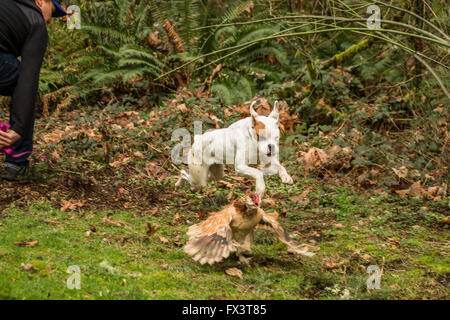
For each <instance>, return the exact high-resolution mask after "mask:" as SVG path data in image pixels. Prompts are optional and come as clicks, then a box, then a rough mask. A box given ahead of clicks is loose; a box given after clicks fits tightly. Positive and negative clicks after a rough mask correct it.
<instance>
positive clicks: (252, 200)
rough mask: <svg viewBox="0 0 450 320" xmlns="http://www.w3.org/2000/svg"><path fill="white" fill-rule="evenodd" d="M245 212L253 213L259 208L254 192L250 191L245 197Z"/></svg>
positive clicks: (257, 197)
mask: <svg viewBox="0 0 450 320" xmlns="http://www.w3.org/2000/svg"><path fill="white" fill-rule="evenodd" d="M245 207H246V209H247V210H246V211H245V213H246V214H248V215H252V214H255V213H256V211H257V210H258V208H259V196H258V194H256V193H251V194H249V195H247V196H246V197H245Z"/></svg>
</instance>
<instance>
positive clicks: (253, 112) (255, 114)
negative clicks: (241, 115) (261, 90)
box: [250, 101, 258, 124]
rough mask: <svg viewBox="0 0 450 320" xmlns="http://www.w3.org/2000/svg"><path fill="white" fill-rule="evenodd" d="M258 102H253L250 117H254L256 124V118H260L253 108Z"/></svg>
mask: <svg viewBox="0 0 450 320" xmlns="http://www.w3.org/2000/svg"><path fill="white" fill-rule="evenodd" d="M255 103H256V101H253V102H252V104H251V105H250V115H251V116H252V122H253V124H255V122H256V118H258V113H257V112H256V111H255V109H253V106H254V105H255Z"/></svg>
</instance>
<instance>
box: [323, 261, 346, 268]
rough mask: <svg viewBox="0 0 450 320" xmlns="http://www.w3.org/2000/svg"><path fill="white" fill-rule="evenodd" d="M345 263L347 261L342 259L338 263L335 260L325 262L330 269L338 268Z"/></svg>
mask: <svg viewBox="0 0 450 320" xmlns="http://www.w3.org/2000/svg"><path fill="white" fill-rule="evenodd" d="M344 263H345V261H341V262H338V263H334V262H330V263H325V268H327V269H328V270H332V269H337V268H339V267H341V266H342V265H343V264H344Z"/></svg>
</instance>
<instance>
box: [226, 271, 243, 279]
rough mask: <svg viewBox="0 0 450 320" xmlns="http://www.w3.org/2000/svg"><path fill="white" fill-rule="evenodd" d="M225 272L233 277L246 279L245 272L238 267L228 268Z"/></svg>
mask: <svg viewBox="0 0 450 320" xmlns="http://www.w3.org/2000/svg"><path fill="white" fill-rule="evenodd" d="M225 273H226V274H227V275H229V276H232V277H236V278H239V279H244V277H243V274H242V270H240V269H238V268H228V269H226V270H225Z"/></svg>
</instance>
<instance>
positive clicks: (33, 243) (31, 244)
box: [14, 240, 39, 247]
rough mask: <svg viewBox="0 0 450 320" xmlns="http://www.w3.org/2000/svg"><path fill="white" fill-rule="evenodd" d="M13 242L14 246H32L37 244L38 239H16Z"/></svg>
mask: <svg viewBox="0 0 450 320" xmlns="http://www.w3.org/2000/svg"><path fill="white" fill-rule="evenodd" d="M14 244H15V245H16V246H21V247H34V246H37V245H38V244H39V241H37V240H36V241H30V242H25V241H16V242H14Z"/></svg>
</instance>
